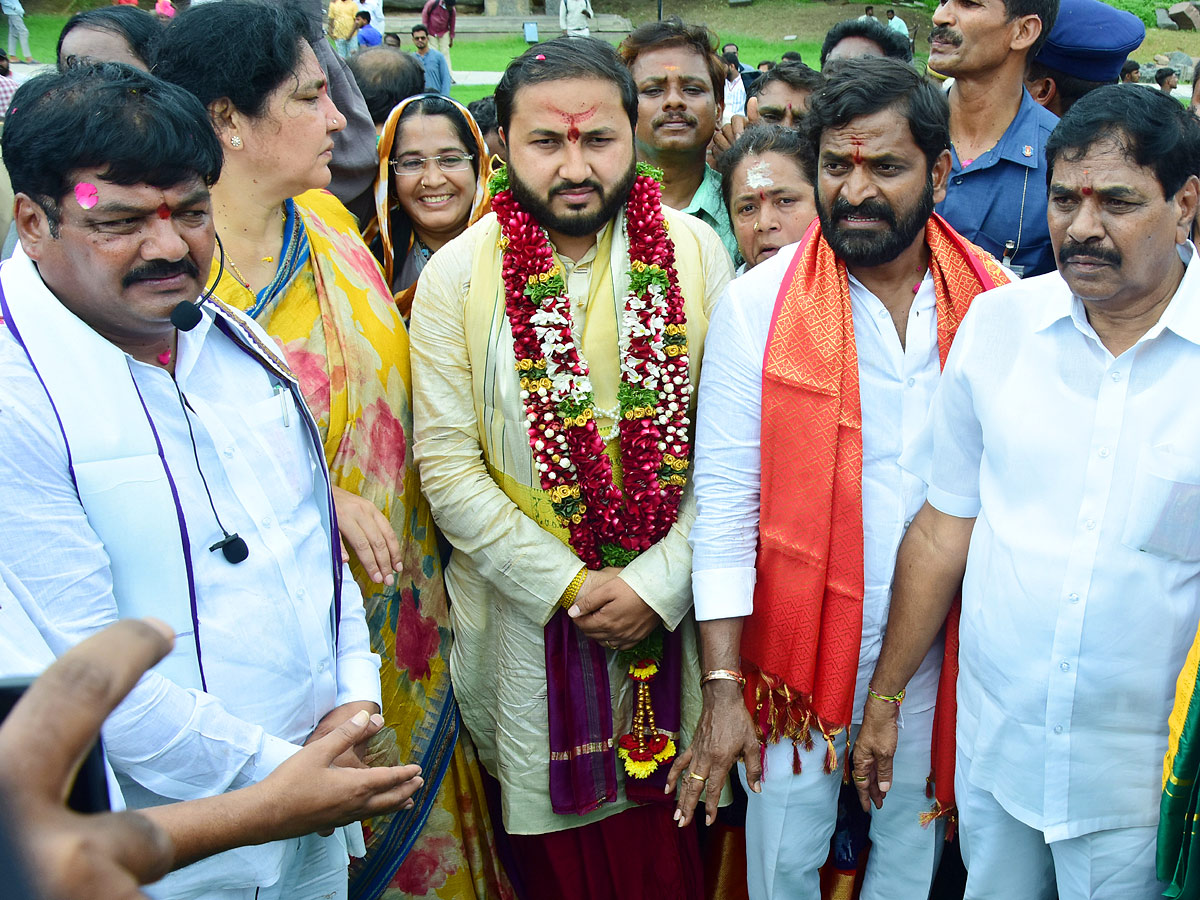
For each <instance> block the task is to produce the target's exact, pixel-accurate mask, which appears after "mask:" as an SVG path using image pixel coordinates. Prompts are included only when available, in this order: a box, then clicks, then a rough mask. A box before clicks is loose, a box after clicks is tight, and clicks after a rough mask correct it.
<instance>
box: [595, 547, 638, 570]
mask: <svg viewBox="0 0 1200 900" xmlns="http://www.w3.org/2000/svg"><path fill="white" fill-rule="evenodd" d="M637 557H638V552H637V551H636V550H628V549H626V548H625V547H622V546H621V545H620V544H601V545H600V558H601V559H602V560H604V565H606V566H622V567H624V566H627V565H629V564H630V563H631V562H633V561H634V560H635V559H637Z"/></svg>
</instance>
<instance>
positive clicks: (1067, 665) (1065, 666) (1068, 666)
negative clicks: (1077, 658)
mask: <svg viewBox="0 0 1200 900" xmlns="http://www.w3.org/2000/svg"><path fill="white" fill-rule="evenodd" d="M1058 667H1059V668H1060V669H1062V670H1063V671H1064V672H1070V671H1071V664H1070V663H1069V662H1067V661H1066V660H1065V659H1064V660H1063V661H1062V662H1060V663H1059V664H1058Z"/></svg>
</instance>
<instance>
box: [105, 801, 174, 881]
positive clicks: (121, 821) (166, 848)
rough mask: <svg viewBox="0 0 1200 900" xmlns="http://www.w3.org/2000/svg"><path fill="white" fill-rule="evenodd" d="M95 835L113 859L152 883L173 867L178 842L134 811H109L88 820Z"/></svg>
mask: <svg viewBox="0 0 1200 900" xmlns="http://www.w3.org/2000/svg"><path fill="white" fill-rule="evenodd" d="M85 822H86V827H87V828H89V829H91V830H92V831H93V838H94V839H95V840H96V841H97V842H99V843H101V845H102V846H104V847H106V848H107V849H106V850H105V857H106V858H108V859H112V860H113V861H114V862H115V863H116V864H117V865H119V866H120V867H121V868H122V869H124V870H125V871H126V872H129V873H130V874H131V875H133V877H134V878H136V879H137V881H138V884H152V883H153V882H155V881H158V880H159V879H160V878H162V877H163V876H164V875H166V874H167V873H168V872H170V871H171V864H172V862H173V861H174V859H175V845H174V844H173V843H172V842H171V837H170V835H168V834H167V832H166V830H165V829H163V828H162V827H160V826H159V825H157V824H156V823H154V822H152V821H150V819H148V818H147V817H146V816H143V815H141V814H140V813H137V812H134V811H126V812H120V813H109V814H105V815H102V816H93V817H90V818H88V819H86V820H85Z"/></svg>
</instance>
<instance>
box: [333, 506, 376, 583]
mask: <svg viewBox="0 0 1200 900" xmlns="http://www.w3.org/2000/svg"><path fill="white" fill-rule="evenodd" d="M341 529H342V533H343V536H344V537H345V540H346V543H347V544H349V545H350V549H351V550H353V551H354V555H355V556H356V557H357V558H358V562H359V564H360V565H362V567H363V570H364V571H365V572H366V573H367V577H368V578H370V579H371V581H373V582H374V583H375V584H382V583H383V570H382V569H380V567H379V562H378V561H377V560H376V559H375V548H374V547H373V546H372V545H371V538H370V536H368V534H367V532H366V531H365V530H364V529H363V527H362V525H360V524H359V523H358V521H357V520H355V519H347V520H346V521H344V522H342V523H341Z"/></svg>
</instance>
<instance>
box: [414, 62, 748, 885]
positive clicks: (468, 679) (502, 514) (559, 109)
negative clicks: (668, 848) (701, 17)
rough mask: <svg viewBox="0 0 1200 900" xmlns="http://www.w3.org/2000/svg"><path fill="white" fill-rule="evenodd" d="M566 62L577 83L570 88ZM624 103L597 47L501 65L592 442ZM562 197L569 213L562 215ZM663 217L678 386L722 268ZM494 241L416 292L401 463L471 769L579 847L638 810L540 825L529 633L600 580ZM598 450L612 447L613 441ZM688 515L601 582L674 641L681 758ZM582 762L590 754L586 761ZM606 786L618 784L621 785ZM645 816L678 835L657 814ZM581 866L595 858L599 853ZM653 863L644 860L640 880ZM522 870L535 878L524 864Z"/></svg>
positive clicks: (613, 305)
mask: <svg viewBox="0 0 1200 900" xmlns="http://www.w3.org/2000/svg"><path fill="white" fill-rule="evenodd" d="M580 57H584V59H585V61H584V63H581V64H580V65H584V66H586V67H587V68H586V69H577V68H575V66H576V60H577V59H578V58H580ZM556 71H570V72H575V73H577V74H576V75H575V77H573V78H572V77H563V78H562V79H555V78H553V77H549V76H547V74H546V73H553V72H556ZM585 76H586V77H585ZM620 88H627V89H628V92H629V95H632V84H631V83H630V82H629V75H628V72H627V71H626V70H625V68H624V66H622V65H621V64H620V62H619V60H617V59H616V57H615V55H613V54H612V53H611V51H610V50H609V49H608V48H607V47H606V46H605V45H602V44H601V43H600V42H598V41H595V40H594V39H590V38H559V39H557V40H555V41H550V42H548V43H546V44H543V45H539V46H538V47H534V48H532V49H531V50H530V51H529V52H528V53H527V54H525V56H523V57H521V58H519V59H518V60H517V61H515V62H514V63H513V64H512V66H510V69H509V74H506V76H505V80H503V81H502V82H501V85H500V88H499V89H498V91H497V107H498V111H499V114H500V119H501V121H500V125H501V127H502V129H503V130H504V132H505V140H506V142H507V144H508V147H509V166H510V170H509V177H510V179H511V180H512V181H514V182H519V183H521V184H525V183H526V182H528V186H526V187H525V188H524V190H526V191H529V192H531V193H533V192H536V193H535V194H534V196H533V198H532V199H528V200H522V203H523V204H524V205H526V206H528V207H529V208H531V209H534V210H536V214H537V215H538V216H539V219H540V222H539V228H540V227H545V228H546V229H547V231H548V233H549V236H550V240H551V248H552V250H553V252H554V254H555V258H556V260H557V262H558V264H559V265H560V266H561V267H562V270H563V280H564V282H565V286H566V294H567V296H568V297H569V299H570V304H571V317H572V318H571V321H572V336H573V338H574V340H575V341H578V342H579V346H580V347H581V349H582V355H583V356H584V357H585V358H586V359H587V361H588V365H589V367H590V369H589V371H590V379H591V384H592V386H593V388H594V395H595V417H596V425H597V427H598V428H599V429H600V430H601V434H602V435H603V434H605V433H606V432H607V431H608V429H610V428H612V427H613V426H615V424H616V421H615V417H618V416H619V415H620V412H619V411H617V410H616V409H615V407H616V405H617V401H618V397H617V390H618V386H619V385H620V384H621V383H622V382H621V374H620V372H621V369H620V365H619V360H620V356H619V353H618V334H619V331H620V329H621V328H628V324H627V323H625V324H621V322H622V310H623V307H624V304H625V297H626V294H627V292H628V290H629V276H628V272H629V269H630V261H629V245H628V241H627V238H626V236H625V235H626V227H625V221H624V220H625V213H624V204H623V203H621V202H620V201H621V200H622V199H623V198H625V197H626V196H627V194H628V191H629V187H628V181H625V179H626V178H627V177H628V176H630V175H631V173H632V167H633V165H634V157H633V132H632V124H631V122H630V121H629V110H627V109H624V108H623V107H622V105H621V103H622V101H621V96H622V94H621V91H620ZM568 98H569V99H568ZM576 121H578V123H579V124H578V126H576V125H575V124H574V123H575V122H576ZM623 182H624V187H622V183H623ZM577 184H583V185H585V186H584V187H577V186H575V185H577ZM593 184H594V185H597V186H598V187H592V186H591V185H593ZM516 192H517V189H515V188H514V194H515V193H516ZM563 194H569V196H571V197H572V198H573V199H571V200H567V199H566V198H565V197H564V198H562V199H560V195H563ZM600 196H604V197H607V198H614V197H615V204H616V205H615V206H613V205H612V204H611V203H607V204H601V203H599V202H597V201H598V199H599V197H600ZM579 198H581V199H579ZM542 203H546V204H547V206H546V207H542V206H541V204H542ZM577 207H584V208H585V209H586V211H588V212H589V213H592V215H591V216H589V217H588V219H587V220H586V221H588V222H590V223H593V224H591V227H590V228H586V227H584V226H582V225H580V224H578V223H577V220H576V219H575V218H574V216H575V214H576V209H577ZM601 209H603V211H604V216H603V217H601V216H600V215H598V213H599V211H600V210H601ZM663 214H664V215H665V216H666V220H667V223H668V227H669V231H668V234H669V236H670V239H671V241H672V242H673V244H674V252H675V265H676V267H677V271H678V273H679V276H678V277H679V282H678V283H679V286H680V288H681V290H682V293H683V297H684V301H685V306H684V309H685V314H686V317H687V326H686V327H687V340H688V347H689V359H690V360H691V366H692V369H691V371H692V373H693V377H694V376H695V374H696V372H697V371H698V362H699V358H700V353H701V348H702V346H703V339H704V331H705V327H706V324H707V313H708V311H709V310H710V309H711V308H712V306H713V304H714V303H715V301H716V298H717V297H718V296H719V294H720V291H721V290H722V289H723V288H724V286H725V283H726V282H727V280H728V277H729V273H730V266H729V263H728V258H727V256H726V255H725V254H724V253H723V252H722V249H721V244H720V241H719V239H718V238H717V236H716V234H715V233H714V232H713V231H712V229H711V228H709V227H708V226H707V225H704V224H703V223H701V222H699V221H698V220H696V219H693V218H691V217H689V216H686V215H683V214H680V213H676V212H674V211H672V210H669V209H665V208H664V209H663ZM542 223H544V226H543V225H542ZM631 227H632V226H631ZM560 229H561V230H560ZM567 232H571V233H567ZM500 235H501V227H500V224H499V223H498V220H497V218H496V216H495V214H492V215H489V216H486V217H485V218H484V219H482V220H481V221H480V222H478V223H477V224H476V225H474V226H473V227H471V228H470V229H468V230H467V231H466V232H465V233H464V234H463V235H461V236H460V237H459V238H457V239H456V240H455V241H452V242H451V243H450V244H448V245H447V246H446V247H445V248H443V249H442V250H440V251H439V252H438V253H437V254H436V255H435V256H434V257H433V258H432V259H431V260H430V262H429V263H428V265H427V266H426V268H425V270H424V271H423V272H422V274H421V281H420V283H419V285H418V287H417V294H416V297H415V299H414V302H413V318H412V352H413V388H414V390H413V408H414V418H415V422H416V432H417V436H416V443H415V446H414V453H415V455H416V458H417V460H418V462H419V464H420V467H421V480H422V486H423V488H424V490H425V493H426V496H427V497H428V498H429V501H430V505H431V506H432V508H433V513H434V517H435V519H436V520H437V522H438V524H439V526H440V527H441V528H442V529H443V531H444V532H445V534H446V536H447V538H448V539H449V541H450V543H451V544H452V545H453V546H454V554H453V556H452V557H451V560H450V564H449V566H448V568H447V570H446V585H447V589H448V591H449V594H450V598H451V618H452V621H453V625H454V634H455V638H454V646H453V648H452V651H451V657H450V666H451V671H452V673H453V675H454V685H455V694H456V696H457V697H458V701H459V705H460V707H461V709H462V713H463V720H464V722H465V723H466V725H467V727H468V729H469V730H470V732H471V735H472V737H473V738H474V740H475V743H476V746H477V747H478V749H479V756H480V760H481V761H482V762H483V764H484V766H485V767H486V768H487V770H488V772H489V773H491V775H492V776H493V777H495V778H496V779H497V780H498V781H499V783H500V789H501V806H502V809H503V823H504V828H505V829H506V830H507V831H508V832H509V834H510V835H513V836H517V835H520V836H532V835H546V834H550V833H557V832H563V831H565V830H567V829H580V831H581V832H583V833H588V832H586V829H588V828H593V829H595V828H598V827H600V826H602V825H603V823H604V821H605V820H607V819H609V818H610V817H614V816H615V817H619V816H621V815H622V814H624V813H627V812H638V808H637V807H635V804H633V803H632V802H631V801H630V800H629V799H627V796H626V792H625V790H624V789H623V788H619V789H618V790H617V792H616V795H615V797H614V798H613V800H612V802H600V803H598V804H595V807H594V808H592V809H590V810H586V811H584V810H581V811H580V812H579V814H577V815H576V814H570V815H565V814H560V813H556V812H555V811H554V808H553V805H552V797H551V790H550V774H549V773H550V763H551V754H550V743H549V738H548V734H549V724H548V722H549V715H548V701H547V683H548V679H547V660H546V656H547V652H546V640H545V630H546V625H547V623H548V622H549V621H550V620H551V617H552V616H554V615H555V612H556V610H557V609H558V607H559V604H560V599H561V598H563V597H564V596H566V593H567V590H568V588H569V587H570V586H571V585H572V583H573V580H574V579H576V577H579V578H580V579H581V580H582V576H583V574H584V573H585V572H587V573H588V574H587V577H586V580H583V582H582V583H583V587H582V588H578V585H577V589H578V590H579V591H580V593H579V597H580V599H581V602H582V600H583V598H584V596H585V593H586V591H588V590H589V589H590V588H591V586H592V585H593V583H598V584H599V583H603V582H602V581H601V579H602V578H603V577H604V575H605V572H615V571H616V570H615V569H612V570H608V569H606V570H601V571H597V570H588V569H586V568H583V564H582V563H581V560H580V556H577V555H576V552H575V550H574V549H573V548H572V547H571V546H569V545H568V543H567V542H566V541H565V540H564V537H565V535H566V531H565V529H561V528H560V529H559V530H558V531H557V532H556V531H554V530H551V528H550V522H551V520H552V516H553V513H552V510H551V509H550V505H549V494H548V493H547V492H545V491H543V489H542V483H541V481H540V476H539V475H538V470H537V468H536V467H535V460H534V457H533V451H532V449H531V444H530V437H529V433H528V428H529V423H528V421H527V418H526V416H527V410H526V407H525V403H524V402H523V400H522V388H521V383H520V380H519V373H518V372H517V370H516V366H515V362H516V358H515V355H514V339H513V335H512V330H511V326H510V322H509V319H508V317H507V315H506V297H505V288H504V283H503V281H502V280H501V278H500V274H501V267H502V264H503V262H504V259H505V257H504V256H503V250H502V247H504V246H506V244H505V243H503V242H500V240H499V239H500ZM547 415H549V414H547ZM606 440H607V441H609V443H610V445H611V446H614V447H615V442H614V441H612V438H611V437H610V438H606ZM556 460H557V457H556ZM563 464H564V465H566V461H565V460H564V462H563ZM693 511H694V503H693V501H692V499H691V493H690V491H687V492H686V493H685V494H684V498H683V501H682V503H681V504H680V506H679V518H678V521H677V522H676V523H675V524H674V526H673V527H671V528H670V529H669V531H667V532H666V533H665V534H664V536H662V537H661V538H660V539H659V540H657V542H655V543H654V544H653V545H651V546H650V547H649V548H648V549H646V550H645V551H644V552H643V553H642V554H641V555H640V556H638V557H637V558H636V559H634V560H633V561H632V562H630V563H628V565H626V566H625V567H624V568H623V569H621V570H620V574H619V578H617V579H614V582H613V583H614V584H616V583H620V585H621V587H620V590H621V591H622V592H623V597H625V598H628V599H629V601H630V604H631V606H632V607H633V608H636V609H637V610H638V613H637V615H639V616H640V615H642V612H643V611H644V610H646V609H648V610H649V611H651V612H652V614H653V616H654V617H656V618H657V619H658V620H661V625H659V626H657V627H662V628H665V629H667V630H669V631H673V632H674V631H678V633H679V634H680V637H681V643H682V663H683V669H682V672H683V681H682V728H681V730H682V732H683V733H684V734H683V741H684V743H686V741H687V739H688V736H690V731H691V728H692V727H693V725H694V722H695V718H696V716H697V715H698V712H699V696H698V690H697V685H696V672H697V668H696V666H697V663H696V650H695V634H694V628H695V626H694V624H693V621H692V617H691V590H690V585H689V583H688V573H689V570H690V559H691V553H690V550H689V548H688V545H687V529H688V527H689V526H690V523H691V518H692V515H693ZM553 521H554V522H555V523H557V520H553ZM593 579H594V580H595V581H594V582H593ZM624 592H631V593H624ZM621 602H624V601H621ZM568 605H569V604H568ZM614 608H615V607H614ZM573 627H576V628H577V627H580V626H573ZM585 633H586V632H585ZM590 636H591V635H590V634H589V637H590ZM596 640H597V641H599V638H598V637H597V638H596ZM604 645H605V646H606V647H607V650H606V653H607V671H608V675H607V677H608V686H609V689H610V691H611V700H612V717H613V718H612V721H613V723H614V726H615V727H616V728H617V729H618V730H619V731H623V730H625V729H626V728H627V727H628V724H627V723H629V722H630V716H631V712H632V705H633V694H634V690H633V687H632V684H631V682H630V680H629V679H628V678H627V677H626V676H625V668H626V667H625V666H624V665H623V664H621V663H620V662H619V661H618V654H617V653H616V652H614V643H613V642H611V641H605V642H604ZM681 746H682V744H681ZM609 747H610V748H611V743H610V744H609ZM581 752H585V753H594V752H598V751H597V750H596V748H594V747H591V746H590V745H589V746H588V747H587V748H585V749H583V750H582V751H581ZM601 767H602V764H601ZM618 768H619V767H618ZM618 779H620V780H622V781H623V780H624V778H623V775H622V774H621V773H620V772H618ZM651 808H652V807H645V808H644V809H651ZM661 812H662V814H663V815H664V816H665V822H666V823H667V824H668V825H669V826H670V828H671V829H672V831H675V830H676V829H675V826H674V823H673V822H672V821H671V818H670V815H671V810H670V808H669V807H666V808H663V809H662V810H661ZM521 843H522V845H523V846H529V842H528V841H523V842H521ZM537 852H540V851H537ZM596 852H597V853H600V854H603V852H604V849H603V847H599V846H597V847H596ZM646 852H647V854H650V852H651V850H650V849H649V848H646ZM672 852H673V851H672ZM532 855H536V854H532ZM650 859H651V857H650V856H649V855H648V856H647V859H646V861H645V864H646V865H647V866H649V865H650V863H649V860H650ZM528 863H529V864H530V865H534V866H542V865H544V861H538V860H534V859H530V860H529V861H528ZM521 864H522V863H521V862H520V860H519V861H518V865H521ZM613 864H614V865H617V861H615V860H614V861H613ZM640 865H641V864H640V863H639V866H640ZM639 870H641V869H639ZM613 871H614V872H615V871H617V869H615V868H614V869H613ZM664 871H666V870H665V869H664ZM535 877H536V878H538V879H539V881H540V882H541V889H542V890H545V884H546V883H547V879H549V878H550V877H551V876H550V875H549V874H548V873H543V874H542V875H537V874H536V873H526V878H527V880H530V879H532V878H535ZM583 880H584V881H586V880H587V879H583ZM576 887H578V889H579V890H583V889H584V888H585V885H583V884H581V883H580V884H577V885H572V886H566V885H564V886H563V887H562V890H564V891H568V892H569V893H570V895H572V896H573V895H574V891H575V890H576ZM592 889H593V890H595V887H594V885H593V886H592ZM613 889H614V890H615V889H616V888H615V886H614V887H613ZM547 895H548V894H539V895H538V896H547ZM580 896H583V895H582V894H580ZM639 896H640V895H639Z"/></svg>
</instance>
